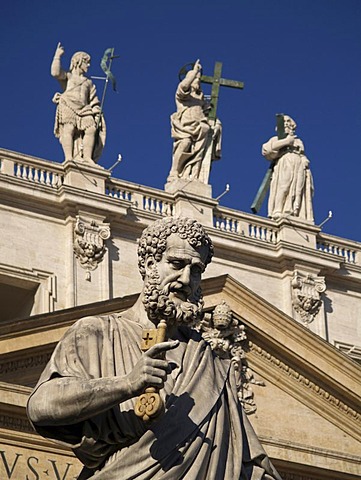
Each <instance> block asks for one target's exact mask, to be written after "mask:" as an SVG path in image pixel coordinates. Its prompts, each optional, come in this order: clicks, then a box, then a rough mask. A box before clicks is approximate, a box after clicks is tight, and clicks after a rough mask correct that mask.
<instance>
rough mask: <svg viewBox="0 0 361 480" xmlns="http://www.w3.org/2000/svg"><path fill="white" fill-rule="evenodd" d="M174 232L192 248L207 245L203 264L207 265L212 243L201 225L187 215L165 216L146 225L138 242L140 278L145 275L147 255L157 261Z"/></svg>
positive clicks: (210, 257) (211, 252)
mask: <svg viewBox="0 0 361 480" xmlns="http://www.w3.org/2000/svg"><path fill="white" fill-rule="evenodd" d="M172 233H176V234H177V235H179V237H180V238H182V239H184V240H187V241H188V243H189V245H191V246H192V247H193V248H199V247H203V246H204V247H207V249H208V254H207V258H206V260H205V264H206V265H208V263H210V261H211V260H212V257H213V252H214V250H213V244H212V240H211V239H210V237H209V235H208V234H207V233H206V231H205V230H204V228H203V226H202V225H201V224H200V223H199V222H197V221H196V220H192V219H190V218H187V217H178V218H175V217H166V218H162V219H161V220H157V221H156V222H154V223H152V224H151V225H149V227H147V228H146V229H145V230H144V231H143V233H142V236H141V237H140V239H139V243H138V266H139V271H140V274H141V275H142V278H144V276H145V261H146V259H147V257H148V256H149V255H152V256H153V257H154V259H155V260H156V261H157V262H159V261H160V259H161V258H162V255H163V253H164V251H165V249H166V248H167V238H168V237H169V236H170V235H171V234H172Z"/></svg>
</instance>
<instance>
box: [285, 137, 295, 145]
mask: <svg viewBox="0 0 361 480" xmlns="http://www.w3.org/2000/svg"><path fill="white" fill-rule="evenodd" d="M286 140H287V145H293V144H294V142H295V140H296V135H290V134H288V135H287V137H286Z"/></svg>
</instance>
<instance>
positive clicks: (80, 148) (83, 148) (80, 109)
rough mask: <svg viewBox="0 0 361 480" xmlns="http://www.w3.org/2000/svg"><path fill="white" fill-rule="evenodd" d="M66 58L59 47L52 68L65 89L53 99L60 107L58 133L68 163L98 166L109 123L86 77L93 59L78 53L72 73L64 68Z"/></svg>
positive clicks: (72, 62)
mask: <svg viewBox="0 0 361 480" xmlns="http://www.w3.org/2000/svg"><path fill="white" fill-rule="evenodd" d="M63 54H64V48H63V46H62V45H61V44H60V43H59V44H58V46H57V48H56V51H55V55H54V58H53V61H52V64H51V75H52V76H53V77H55V78H56V79H57V80H58V81H59V83H60V85H61V87H62V89H63V93H59V92H58V93H56V94H55V95H54V98H53V102H54V103H56V104H57V109H56V117H55V127H54V133H55V136H56V137H57V138H59V140H60V143H61V145H62V147H63V151H64V156H65V160H73V159H77V160H81V161H84V162H89V163H96V162H97V161H98V159H99V157H100V156H101V153H102V150H103V147H104V143H105V123H104V119H103V118H101V117H102V115H101V108H100V102H99V99H98V97H97V94H96V89H95V85H94V84H93V82H92V81H91V80H90V79H89V78H87V77H86V76H85V74H86V73H87V71H88V68H89V66H90V55H88V54H87V53H85V52H76V53H75V54H74V55H73V56H72V59H71V62H70V69H69V71H65V70H63V68H62V66H61V57H62V56H63Z"/></svg>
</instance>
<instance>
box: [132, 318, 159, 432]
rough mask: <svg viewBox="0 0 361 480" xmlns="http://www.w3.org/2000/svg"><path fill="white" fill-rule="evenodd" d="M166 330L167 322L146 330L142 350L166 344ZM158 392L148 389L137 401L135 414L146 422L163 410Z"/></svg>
mask: <svg viewBox="0 0 361 480" xmlns="http://www.w3.org/2000/svg"><path fill="white" fill-rule="evenodd" d="M166 330H167V323H166V321H165V320H161V321H160V322H159V324H158V327H157V328H150V329H144V330H143V332H142V342H141V345H140V348H141V350H142V351H143V352H146V351H147V350H149V349H150V348H151V347H153V345H156V344H157V343H161V342H164V341H165V338H166ZM163 355H164V354H163ZM158 392H159V390H158V389H157V388H156V387H148V388H146V389H145V391H144V393H142V395H140V396H139V397H138V399H137V402H136V404H135V408H134V412H135V414H136V415H137V417H140V418H142V419H143V420H144V421H145V422H147V421H149V420H151V419H153V418H155V417H157V416H158V415H159V414H160V413H161V411H162V410H163V401H162V399H161V398H160V395H159V393H158Z"/></svg>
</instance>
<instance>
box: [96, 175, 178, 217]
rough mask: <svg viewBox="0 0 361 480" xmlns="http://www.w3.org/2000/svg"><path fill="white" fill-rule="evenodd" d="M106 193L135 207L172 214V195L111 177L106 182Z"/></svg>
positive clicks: (157, 212)
mask: <svg viewBox="0 0 361 480" xmlns="http://www.w3.org/2000/svg"><path fill="white" fill-rule="evenodd" d="M105 193H106V195H108V196H110V197H112V198H115V199H120V200H128V201H129V202H131V203H132V204H133V205H134V206H135V208H138V209H140V210H144V211H146V212H151V213H155V214H157V215H162V216H172V215H173V213H174V201H173V198H172V196H170V195H168V194H166V193H165V192H162V191H161V190H159V191H157V190H155V189H152V188H146V187H143V186H141V185H137V184H132V183H130V182H125V181H120V180H117V179H112V180H110V181H109V182H107V183H106V191H105Z"/></svg>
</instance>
